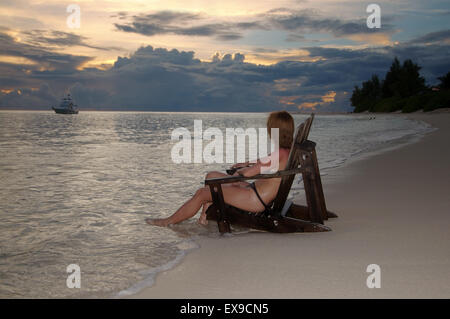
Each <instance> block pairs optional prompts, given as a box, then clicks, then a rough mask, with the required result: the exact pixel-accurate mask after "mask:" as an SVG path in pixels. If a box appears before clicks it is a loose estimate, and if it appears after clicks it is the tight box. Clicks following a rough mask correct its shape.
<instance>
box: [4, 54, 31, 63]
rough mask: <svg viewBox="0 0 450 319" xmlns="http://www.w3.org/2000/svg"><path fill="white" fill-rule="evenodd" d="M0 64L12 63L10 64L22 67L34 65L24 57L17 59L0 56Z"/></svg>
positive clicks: (16, 57) (15, 57)
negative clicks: (22, 65)
mask: <svg viewBox="0 0 450 319" xmlns="http://www.w3.org/2000/svg"><path fill="white" fill-rule="evenodd" d="M0 62H3V63H12V64H24V65H34V64H36V62H34V61H32V60H30V59H27V58H24V57H18V56H11V55H0Z"/></svg>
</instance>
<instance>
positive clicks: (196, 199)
mask: <svg viewBox="0 0 450 319" xmlns="http://www.w3.org/2000/svg"><path fill="white" fill-rule="evenodd" d="M207 202H211V193H210V191H209V187H202V188H200V189H198V190H197V192H195V195H194V196H193V197H192V198H191V199H190V200H188V201H187V202H186V203H184V204H183V206H181V207H180V208H179V209H178V210H177V211H176V212H175V213H174V214H173V215H172V216H170V217H168V218H147V219H146V220H145V221H146V222H147V223H148V224H150V225H156V226H168V225H171V224H176V223H179V222H181V221H183V220H186V219H188V218H191V217H192V216H194V215H195V214H197V212H198V210H199V209H200V207H201V206H202V205H203V204H205V203H207Z"/></svg>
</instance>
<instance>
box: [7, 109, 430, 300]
mask: <svg viewBox="0 0 450 319" xmlns="http://www.w3.org/2000/svg"><path fill="white" fill-rule="evenodd" d="M266 116H267V114H264V113H244V114H242V113H231V114H230V113H150V112H148V113H135V112H81V113H80V114H78V115H72V116H70V115H69V116H65V115H57V114H54V113H52V112H0V165H1V166H0V243H1V244H0V297H3V298H10V297H30V298H47V297H110V296H115V295H116V294H117V292H119V291H122V290H125V289H127V288H129V287H133V289H131V290H127V291H128V292H132V291H135V290H137V289H139V287H141V286H142V285H139V284H138V285H136V283H138V282H141V283H143V284H151V282H152V275H154V273H155V272H157V271H160V270H163V269H165V268H167V267H169V266H171V265H173V264H174V263H175V262H177V261H179V260H180V259H181V258H182V256H183V255H184V254H185V253H186V252H187V251H189V250H190V249H193V248H195V247H196V244H195V237H196V236H217V235H218V233H217V229H216V226H215V225H213V223H210V225H209V226H207V227H202V226H198V225H197V224H196V221H195V220H194V219H192V220H190V221H187V222H184V223H182V224H180V225H176V226H174V227H172V228H171V229H166V228H158V227H152V226H148V225H146V224H145V222H144V219H145V218H146V217H149V216H152V217H163V216H168V215H170V214H171V213H173V212H174V211H175V210H176V209H177V208H178V207H179V205H181V204H182V203H183V202H184V201H185V200H186V199H187V198H189V197H190V196H191V195H192V194H193V193H194V192H195V190H196V189H197V188H198V187H200V186H202V182H203V180H204V175H205V173H206V172H208V171H211V170H223V169H225V168H226V167H228V166H229V165H228V164H175V163H173V162H172V160H171V148H172V146H173V145H174V143H173V142H171V140H170V137H171V132H172V131H173V130H174V129H175V128H178V127H186V128H188V129H189V130H190V131H191V132H193V121H194V119H201V120H203V129H206V128H207V127H218V128H220V129H222V130H223V132H225V128H227V127H229V128H235V127H243V128H248V127H255V128H259V127H264V126H265V120H266ZM372 116H373V115H352V116H344V115H326V116H320V115H319V116H317V117H316V119H315V121H314V124H313V127H312V129H311V134H310V139H311V140H313V141H315V142H317V153H318V158H319V165H320V168H321V172H322V173H324V174H326V172H327V171H329V170H331V169H334V168H336V167H339V166H340V165H342V164H343V163H344V162H345V161H346V160H347V159H349V158H351V157H352V156H353V157H354V156H359V155H361V154H365V153H368V152H370V151H374V150H377V149H382V148H383V147H387V146H390V145H392V143H393V142H394V143H395V141H397V140H400V139H401V138H403V139H404V138H405V137H413V136H415V135H417V134H423V133H425V132H426V131H427V130H429V127H428V126H427V125H426V124H424V123H419V122H415V121H411V120H406V119H405V118H403V117H399V116H377V117H376V119H373V120H369V118H370V117H372ZM294 118H295V120H296V124H299V123H301V122H302V121H303V120H304V119H306V115H295V116H294ZM224 135H225V134H224ZM294 188H295V189H294V190H293V195H295V194H296V193H297V192H298V191H299V188H300V186H299V185H296V186H295V187H294ZM242 231H245V230H242ZM69 264H78V265H79V266H80V268H81V289H69V288H67V286H66V279H67V276H68V274H67V272H66V267H67V266H68V265H69Z"/></svg>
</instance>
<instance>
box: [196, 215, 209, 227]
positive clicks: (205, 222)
mask: <svg viewBox="0 0 450 319" xmlns="http://www.w3.org/2000/svg"><path fill="white" fill-rule="evenodd" d="M197 223H199V224H200V225H203V226H206V225H208V220H207V219H206V216H204V217H203V215H201V216H200V217H199V218H198V220H197Z"/></svg>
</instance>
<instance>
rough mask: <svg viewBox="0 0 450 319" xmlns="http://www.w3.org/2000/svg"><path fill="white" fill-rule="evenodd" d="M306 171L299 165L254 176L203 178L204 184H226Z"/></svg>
mask: <svg viewBox="0 0 450 319" xmlns="http://www.w3.org/2000/svg"><path fill="white" fill-rule="evenodd" d="M305 171H307V169H306V168H303V167H299V168H293V169H289V170H283V171H278V172H276V173H272V174H258V175H255V176H250V177H247V176H226V177H217V178H209V179H205V185H212V184H228V183H235V182H242V181H246V180H249V179H268V178H277V177H283V176H286V175H295V174H299V173H303V172H305Z"/></svg>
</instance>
